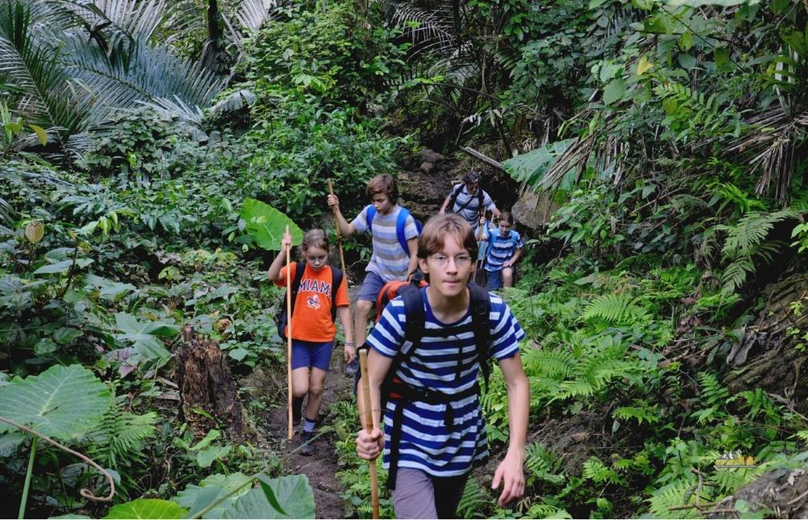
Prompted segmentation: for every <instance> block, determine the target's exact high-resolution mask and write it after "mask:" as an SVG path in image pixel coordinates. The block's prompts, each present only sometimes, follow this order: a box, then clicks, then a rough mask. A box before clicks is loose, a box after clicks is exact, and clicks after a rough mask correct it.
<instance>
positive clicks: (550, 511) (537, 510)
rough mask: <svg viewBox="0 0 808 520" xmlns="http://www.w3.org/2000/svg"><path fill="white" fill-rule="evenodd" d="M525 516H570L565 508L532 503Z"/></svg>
mask: <svg viewBox="0 0 808 520" xmlns="http://www.w3.org/2000/svg"><path fill="white" fill-rule="evenodd" d="M526 518H572V515H570V514H569V513H568V512H567V510H566V509H561V508H559V507H558V506H554V505H550V504H533V505H532V506H530V509H529V510H528V512H527V517H526Z"/></svg>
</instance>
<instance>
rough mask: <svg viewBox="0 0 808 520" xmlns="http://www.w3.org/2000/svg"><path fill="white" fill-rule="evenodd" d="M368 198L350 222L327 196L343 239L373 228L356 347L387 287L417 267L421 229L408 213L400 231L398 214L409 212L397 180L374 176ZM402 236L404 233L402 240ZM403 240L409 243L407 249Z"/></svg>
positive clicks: (367, 189)
mask: <svg viewBox="0 0 808 520" xmlns="http://www.w3.org/2000/svg"><path fill="white" fill-rule="evenodd" d="M365 195H367V197H368V199H370V201H371V205H369V206H366V207H365V208H364V209H363V210H362V211H361V212H360V213H359V215H357V216H356V218H355V219H353V221H351V222H350V223H348V221H347V220H345V217H343V216H342V212H341V211H340V209H339V199H338V198H337V197H336V195H328V199H327V200H328V205H329V206H334V207H336V208H337V211H336V215H337V223H338V224H339V232H340V234H341V235H342V236H348V235H352V234H353V233H356V232H357V231H358V232H360V233H363V232H365V231H367V230H369V229H370V231H371V235H372V237H373V254H372V255H371V257H370V262H368V266H367V267H366V268H365V271H366V272H367V274H366V275H365V280H364V281H363V282H362V287H361V288H360V289H359V296H357V301H356V316H355V317H354V334H355V335H356V344H357V345H362V344H363V343H364V342H365V334H366V333H367V325H368V316H370V309H371V308H372V307H373V302H375V301H376V297H377V296H378V295H379V291H381V290H382V287H384V284H386V283H387V282H390V281H392V280H407V279H409V277H410V276H412V274H413V273H414V272H415V270H416V269H417V268H418V257H417V256H416V253H417V251H418V228H417V227H416V225H415V219H414V218H413V217H412V215H409V212H407V216H406V219H404V226H403V229H402V230H399V229H398V220H399V214H400V213H401V212H402V211H407V210H406V209H404V208H402V207H401V206H399V205H398V204H396V201H397V200H398V188H397V187H396V181H395V179H393V177H392V176H391V175H389V174H386V173H384V174H381V175H377V176H375V177H373V178H372V179H370V181H369V182H368V184H367V186H366V187H365ZM371 208H373V210H374V211H375V214H373V217H372V226H371V222H369V219H368V215H369V212H371ZM371 213H373V212H371ZM399 234H403V237H400V236H399ZM402 240H406V242H405V243H406V244H407V249H406V250H405V249H404V248H403V244H402Z"/></svg>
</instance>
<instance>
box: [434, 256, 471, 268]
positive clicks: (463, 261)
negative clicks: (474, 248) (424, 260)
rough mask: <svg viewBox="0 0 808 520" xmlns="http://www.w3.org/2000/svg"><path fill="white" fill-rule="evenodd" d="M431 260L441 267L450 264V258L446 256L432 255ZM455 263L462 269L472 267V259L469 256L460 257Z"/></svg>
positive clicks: (456, 258)
mask: <svg viewBox="0 0 808 520" xmlns="http://www.w3.org/2000/svg"><path fill="white" fill-rule="evenodd" d="M431 258H432V261H433V262H435V263H436V264H438V265H439V266H441V267H443V266H444V265H446V264H448V263H449V257H448V256H446V255H432V257H431ZM454 263H455V265H457V266H460V267H465V266H468V265H471V257H470V256H469V255H458V256H456V257H455V258H454Z"/></svg>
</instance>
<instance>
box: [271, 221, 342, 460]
mask: <svg viewBox="0 0 808 520" xmlns="http://www.w3.org/2000/svg"><path fill="white" fill-rule="evenodd" d="M291 247H292V237H291V236H290V235H288V234H286V235H284V237H283V240H282V241H281V252H280V253H279V254H278V257H277V258H275V260H274V261H273V262H272V265H270V266H269V271H268V272H267V275H268V276H269V279H270V280H272V281H274V282H275V284H276V285H278V286H280V287H286V277H287V276H290V277H291V279H292V280H294V279H295V274H296V271H297V268H298V264H297V263H293V264H292V265H290V266H287V267H283V268H282V266H283V263H284V259H285V258H286V251H287V250H288V249H291ZM301 248H302V250H303V259H304V260H305V264H304V269H305V271H303V277H302V278H301V280H300V288H299V290H298V292H297V297H296V298H295V302H294V311H293V314H292V397H293V401H292V416H293V423H294V424H297V423H299V422H300V419H301V416H302V415H303V413H302V412H303V410H302V406H303V398H304V397H305V396H306V394H308V396H309V398H308V402H307V404H306V416H305V417H303V431H302V433H301V436H300V442H301V447H300V453H301V454H302V455H312V454H313V453H314V445H313V444H312V443H311V442H310V441H311V439H312V437H313V436H314V427H315V424H316V422H317V415H318V414H319V413H320V404H321V403H322V399H323V387H324V385H325V377H326V375H327V374H328V367H329V365H330V363H331V352H332V351H333V349H334V339H335V338H336V335H337V328H336V326H335V324H334V322H333V321H332V319H331V307H332V306H336V308H337V314H338V315H339V319H340V322H342V329H343V331H344V332H345V352H344V359H345V362H346V363H350V362H351V361H353V359H354V358H355V357H356V349H355V347H354V342H353V330H352V329H351V311H350V308H349V307H348V304H349V302H348V288H347V284H346V282H345V278H344V276H343V277H340V278H341V283H339V287H337V288H336V290H332V285H333V282H334V278H335V276H334V274H335V272H339V269H337V268H335V267H331V266H330V265H328V252H329V250H330V247H329V244H328V237H327V236H326V234H325V232H323V230H322V229H312V230H311V231H309V232H308V233H306V236H305V237H304V238H303V243H302V244H301ZM332 294H333V295H334V298H333V299H334V301H332V299H331V296H332ZM287 330H288V327H287ZM286 333H287V334H288V332H286Z"/></svg>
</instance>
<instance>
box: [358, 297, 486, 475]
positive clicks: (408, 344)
mask: <svg viewBox="0 0 808 520" xmlns="http://www.w3.org/2000/svg"><path fill="white" fill-rule="evenodd" d="M468 288H469V296H470V298H469V307H470V308H471V330H472V331H473V332H474V343H475V345H476V347H477V362H478V363H479V364H480V370H481V371H482V373H483V382H484V384H485V387H484V391H487V390H488V381H489V377H490V375H491V359H490V355H489V348H490V344H489V343H490V332H491V322H490V318H489V316H490V312H491V300H490V295H489V293H488V291H487V290H486V289H485V288H483V287H481V286H479V285H477V284H476V283H473V282H472V283H469V284H468ZM398 296H401V299H402V300H403V301H404V312H405V315H406V317H407V322H406V325H405V328H404V343H403V344H402V346H401V348H400V349H399V350H398V352H396V355H395V357H394V358H393V361H392V363H391V364H390V368H389V369H388V371H387V375H386V376H385V378H384V381H383V382H382V385H381V391H380V398H381V406H380V408H381V410H382V413H383V412H384V410H386V407H387V401H388V400H389V399H395V400H397V403H398V404H397V405H396V410H395V412H394V417H393V430H392V432H391V433H390V447H391V449H390V469H389V471H388V476H387V486H388V488H389V489H395V487H396V470H397V468H398V456H399V450H398V448H399V444H400V441H401V425H402V422H403V420H404V406H403V401H406V400H411V401H423V402H428V403H431V404H446V405H447V406H446V415H445V416H444V420H445V421H446V425H447V427H448V428H449V431H452V428H453V427H454V410H453V409H452V407H451V406H450V405H449V403H450V402H451V401H452V400H459V399H463V398H465V397H468V396H469V395H472V394H480V393H482V391H483V390H482V389H481V388H480V386H479V385H478V384H475V385H474V387H472V388H470V389H469V390H467V391H466V392H465V393H464V394H452V395H448V394H443V393H441V392H435V391H428V392H426V393H425V392H424V391H422V390H420V389H415V388H412V387H410V386H409V385H407V384H406V383H404V382H403V381H401V380H400V379H398V378H397V377H396V372H397V371H398V368H399V367H400V366H401V364H402V363H403V362H405V361H407V360H408V359H410V358H411V357H412V355H413V353H414V352H415V350H416V349H417V348H418V345H420V343H421V338H422V337H423V336H424V331H425V328H426V326H425V320H426V316H425V313H424V301H423V297H422V296H421V290H420V288H419V287H418V286H417V285H416V284H412V283H410V284H406V285H402V286H401V287H399V288H398ZM379 312H381V311H379ZM361 348H369V347H368V345H367V343H365V345H363V346H362V347H361ZM462 369H463V365H462V363H461V362H460V360H458V363H457V377H460V372H461V371H462ZM466 394H468V395H466Z"/></svg>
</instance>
